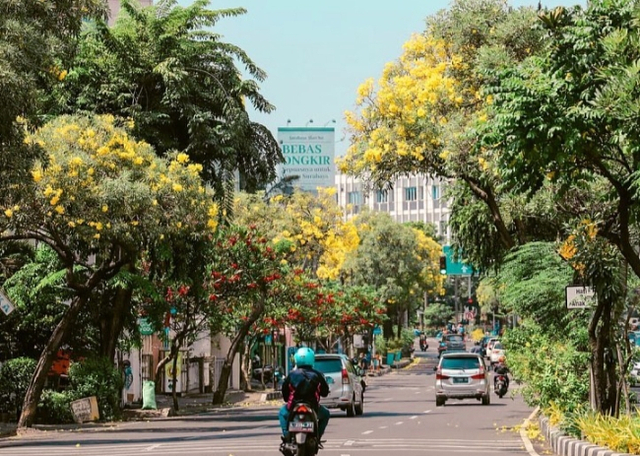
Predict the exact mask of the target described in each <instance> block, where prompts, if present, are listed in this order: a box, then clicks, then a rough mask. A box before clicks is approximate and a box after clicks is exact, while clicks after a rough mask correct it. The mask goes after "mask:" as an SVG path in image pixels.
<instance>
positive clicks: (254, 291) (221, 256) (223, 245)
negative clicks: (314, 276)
mask: <svg viewBox="0 0 640 456" xmlns="http://www.w3.org/2000/svg"><path fill="white" fill-rule="evenodd" d="M288 252H290V245H289V243H288V242H287V241H281V242H280V243H278V244H273V243H271V242H269V241H268V240H267V239H266V238H265V237H264V236H262V235H261V234H260V233H259V232H258V230H257V228H256V226H255V225H250V226H249V227H243V226H230V227H227V228H224V229H221V230H220V232H219V235H218V238H217V239H216V241H215V257H214V261H213V262H212V265H211V272H210V277H209V279H208V281H207V284H206V286H207V288H208V290H209V302H210V304H211V305H212V307H213V308H214V309H216V310H217V312H218V313H219V315H220V330H221V332H222V333H223V334H225V335H226V336H227V337H229V338H230V339H231V346H230V347H229V351H228V352H227V356H226V358H225V361H224V365H223V367H222V372H221V374H220V381H219V382H218V389H217V390H216V392H215V393H214V395H213V403H214V404H221V403H222V402H223V400H224V396H225V394H226V390H227V384H228V381H229V376H230V375H231V366H232V363H233V359H234V358H235V356H236V354H237V353H238V351H239V349H240V347H241V346H242V343H243V341H244V340H245V338H246V337H247V336H248V335H249V334H250V331H251V330H252V328H254V330H256V329H257V328H258V326H259V325H257V324H256V323H257V322H258V321H259V320H260V319H261V318H263V317H264V316H265V315H266V314H267V313H268V312H269V310H270V309H271V308H272V307H273V306H275V305H277V303H278V302H280V295H282V294H283V293H284V290H285V289H286V285H285V284H284V280H283V277H285V276H286V275H287V273H288V272H289V271H288V269H289V267H288V264H287V261H286V258H287V255H288Z"/></svg>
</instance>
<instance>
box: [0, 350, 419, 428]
mask: <svg viewBox="0 0 640 456" xmlns="http://www.w3.org/2000/svg"><path fill="white" fill-rule="evenodd" d="M411 363H412V360H411V359H407V358H403V359H402V360H400V361H397V362H394V363H393V366H387V365H383V366H382V367H381V369H380V370H379V371H377V372H368V373H367V376H368V377H377V376H381V375H385V374H387V373H389V372H391V368H392V367H393V368H394V369H401V368H404V367H406V366H408V365H410V364H411ZM212 398H213V393H207V394H196V395H189V396H181V397H178V406H179V410H178V412H177V413H175V414H173V413H172V410H171V406H172V404H173V399H172V397H171V396H170V395H164V394H161V395H157V396H156V405H157V410H142V409H141V408H131V409H124V410H123V418H122V421H142V420H154V419H167V418H169V417H171V416H188V415H196V414H198V413H204V412H207V411H212V410H216V409H226V408H230V407H275V406H280V405H281V403H282V399H281V398H282V394H281V393H280V391H274V390H273V389H272V388H267V389H266V390H264V391H262V390H256V391H251V392H245V391H239V390H229V391H227V395H226V398H225V399H226V400H225V402H224V404H221V405H212V404H211V400H212ZM117 424H118V422H106V423H85V424H36V425H34V426H33V428H31V430H29V431H28V432H34V433H37V432H47V431H76V430H100V429H107V428H112V427H113V426H116V425H117ZM15 433H16V423H0V438H7V437H12V436H15Z"/></svg>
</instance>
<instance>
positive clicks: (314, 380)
mask: <svg viewBox="0 0 640 456" xmlns="http://www.w3.org/2000/svg"><path fill="white" fill-rule="evenodd" d="M294 360H295V362H296V367H295V369H294V370H292V371H291V372H289V375H287V378H285V380H284V382H283V383H282V398H283V399H284V401H285V402H286V404H284V405H283V406H282V407H281V408H280V413H279V414H278V419H279V420H280V428H281V429H282V442H283V445H284V443H285V442H287V440H288V438H289V429H288V428H287V423H288V420H289V412H290V411H291V409H292V408H293V404H294V403H295V402H298V401H302V402H307V403H308V404H309V405H311V406H312V407H313V409H314V411H315V412H316V415H317V416H318V439H322V435H323V434H324V431H325V429H326V428H327V425H328V424H329V417H330V416H331V414H330V412H329V410H328V409H327V408H326V407H324V406H322V405H320V397H327V395H328V394H329V385H328V384H327V380H326V379H325V378H324V375H323V374H322V373H321V372H320V371H317V370H315V369H314V368H313V365H314V363H315V360H316V355H315V353H314V352H313V350H311V349H310V348H308V347H302V348H299V349H298V351H296V354H295V355H294ZM283 445H281V446H280V451H281V452H282V453H283V454H288V453H287V452H286V451H285V450H284V446H283ZM318 447H319V448H323V447H322V443H321V441H319V442H318Z"/></svg>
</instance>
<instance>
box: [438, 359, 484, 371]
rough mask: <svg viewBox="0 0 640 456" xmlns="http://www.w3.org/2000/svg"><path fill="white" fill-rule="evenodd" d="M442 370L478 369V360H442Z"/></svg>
mask: <svg viewBox="0 0 640 456" xmlns="http://www.w3.org/2000/svg"><path fill="white" fill-rule="evenodd" d="M440 367H441V368H442V369H478V368H479V367H480V360H479V359H478V358H468V357H465V358H442V364H440Z"/></svg>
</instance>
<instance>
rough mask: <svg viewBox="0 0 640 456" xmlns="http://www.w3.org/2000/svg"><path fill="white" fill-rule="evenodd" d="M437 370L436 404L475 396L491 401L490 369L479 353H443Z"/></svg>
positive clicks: (486, 401)
mask: <svg viewBox="0 0 640 456" xmlns="http://www.w3.org/2000/svg"><path fill="white" fill-rule="evenodd" d="M434 370H435V372H436V406H438V407H439V406H442V405H444V404H445V402H446V401H447V400H449V399H467V398H474V399H478V400H480V401H482V405H489V404H490V403H491V396H490V394H489V393H490V389H491V388H490V382H489V371H488V369H487V366H486V365H485V362H484V359H483V358H482V357H481V356H480V355H478V354H477V353H463V352H456V353H443V354H442V356H441V357H440V361H439V362H438V365H437V366H436V367H435V368H434Z"/></svg>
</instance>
